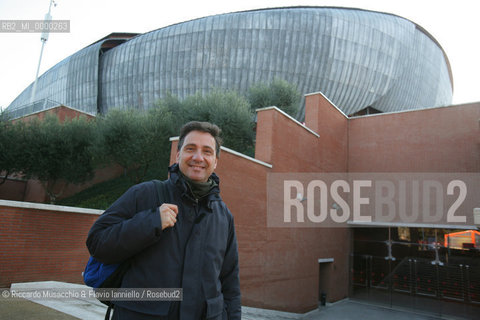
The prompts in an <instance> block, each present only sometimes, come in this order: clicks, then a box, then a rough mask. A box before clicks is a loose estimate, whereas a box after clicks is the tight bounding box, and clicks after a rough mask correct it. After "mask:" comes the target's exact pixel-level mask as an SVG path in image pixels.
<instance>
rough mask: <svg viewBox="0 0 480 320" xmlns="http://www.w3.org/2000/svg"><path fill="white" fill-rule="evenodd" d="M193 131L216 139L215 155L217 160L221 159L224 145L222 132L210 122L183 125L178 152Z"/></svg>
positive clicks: (193, 122)
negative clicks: (221, 150) (207, 134)
mask: <svg viewBox="0 0 480 320" xmlns="http://www.w3.org/2000/svg"><path fill="white" fill-rule="evenodd" d="M192 131H200V132H206V133H210V135H211V136H212V137H213V138H214V139H215V154H216V156H217V158H220V146H221V145H222V138H220V132H222V130H221V129H220V128H219V127H218V126H217V125H215V124H213V123H210V122H201V121H190V122H188V123H186V124H184V125H183V127H182V128H181V129H180V138H179V140H178V145H177V150H178V151H180V149H182V146H183V142H184V141H185V137H186V136H187V135H188V134H189V133H190V132H192Z"/></svg>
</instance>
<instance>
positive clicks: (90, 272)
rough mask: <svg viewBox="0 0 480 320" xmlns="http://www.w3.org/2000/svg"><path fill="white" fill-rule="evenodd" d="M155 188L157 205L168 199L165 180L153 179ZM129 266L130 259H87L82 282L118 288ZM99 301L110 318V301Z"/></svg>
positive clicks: (94, 285)
mask: <svg viewBox="0 0 480 320" xmlns="http://www.w3.org/2000/svg"><path fill="white" fill-rule="evenodd" d="M153 183H154V184H155V186H156V189H157V195H158V200H159V206H160V205H161V204H162V203H164V202H166V199H168V193H167V190H166V189H167V188H166V187H165V184H166V183H167V181H159V180H153ZM129 268H130V260H126V261H124V262H122V263H115V264H104V263H102V262H100V261H98V260H97V259H95V258H94V257H90V259H88V262H87V265H86V266H85V271H84V272H83V282H85V284H86V285H87V286H89V287H92V288H93V289H94V290H95V289H98V288H120V287H121V285H122V280H123V276H124V275H125V273H126V272H127V271H128V269H129ZM100 302H102V303H104V304H106V305H107V306H108V309H107V313H106V315H105V319H106V320H107V319H110V312H111V309H112V308H113V303H112V302H111V301H106V300H100Z"/></svg>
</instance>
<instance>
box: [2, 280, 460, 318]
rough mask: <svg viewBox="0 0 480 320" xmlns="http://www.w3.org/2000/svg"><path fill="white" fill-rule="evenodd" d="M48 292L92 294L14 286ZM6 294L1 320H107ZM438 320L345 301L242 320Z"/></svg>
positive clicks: (52, 286)
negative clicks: (302, 310)
mask: <svg viewBox="0 0 480 320" xmlns="http://www.w3.org/2000/svg"><path fill="white" fill-rule="evenodd" d="M38 289H41V290H48V291H49V292H51V293H56V292H57V293H58V292H63V291H65V290H70V289H73V290H90V289H89V288H88V287H86V286H83V285H79V284H71V283H64V282H56V281H46V282H30V283H19V284H13V285H12V287H11V289H10V292H11V290H17V291H22V292H35V290H38ZM7 295H8V294H7V293H4V292H2V295H1V296H2V297H1V298H0V319H8V320H19V319H36V320H47V319H48V320H73V319H86V320H102V319H104V318H105V312H106V306H105V305H103V304H102V303H100V302H99V301H98V300H96V299H95V298H88V297H87V298H82V297H81V298H73V299H58V298H57V299H50V300H48V299H37V298H35V297H31V296H28V295H26V297H27V298H28V299H23V298H16V299H11V297H6V296H7ZM296 319H303V320H363V319H365V320H385V319H388V320H435V319H455V318H452V317H438V316H435V315H431V314H422V313H417V312H414V311H413V310H407V309H401V310H400V309H391V308H385V307H381V306H376V305H371V304H366V303H363V302H359V301H355V300H350V299H345V300H341V301H339V302H336V303H332V304H327V305H326V306H322V307H319V309H317V310H313V311H310V312H308V313H305V314H297V313H288V312H280V311H274V310H265V309H258V308H250V307H242V320H296Z"/></svg>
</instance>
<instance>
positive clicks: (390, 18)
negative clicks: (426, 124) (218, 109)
mask: <svg viewBox="0 0 480 320" xmlns="http://www.w3.org/2000/svg"><path fill="white" fill-rule="evenodd" d="M275 78H280V79H284V80H286V81H288V82H290V83H292V84H294V85H296V86H297V88H298V89H299V91H300V93H301V94H302V95H304V94H307V93H310V92H323V93H324V94H325V95H326V96H328V97H329V99H330V100H331V101H332V102H333V103H334V104H335V105H338V106H341V108H342V111H343V112H344V113H345V114H347V115H350V114H355V113H356V112H358V111H360V110H363V109H365V108H373V109H375V110H379V111H380V112H390V111H398V110H409V109H417V108H428V107H438V106H445V105H449V104H450V103H451V99H452V92H453V80H452V76H451V70H450V65H449V62H448V58H447V56H446V54H445V52H444V51H443V49H442V48H441V46H440V45H439V43H438V42H437V41H436V40H435V39H434V38H433V37H432V36H431V35H430V34H429V33H428V32H427V31H426V30H425V29H423V28H422V27H421V26H419V25H417V24H415V23H414V22H412V21H410V20H407V19H404V18H402V17H399V16H395V15H392V14H386V13H380V12H374V11H367V10H361V9H352V8H335V7H290V8H272V9H264V10H253V11H244V12H234V13H227V14H220V15H215V16H209V17H205V18H200V19H195V20H191V21H186V22H182V23H178V24H174V25H171V26H168V27H164V28H160V29H157V30H153V31H151V32H147V33H145V34H139V35H134V34H111V35H110V36H107V37H105V38H104V39H101V40H99V41H98V42H96V43H94V44H92V45H90V46H88V47H86V48H84V49H82V50H80V51H78V52H76V53H74V54H73V55H71V56H70V57H67V58H66V59H64V60H63V61H61V62H59V63H58V64H57V65H55V66H54V67H52V68H51V69H49V70H48V71H46V72H45V73H44V74H43V75H42V76H41V77H40V78H39V80H38V83H37V89H36V95H35V101H34V102H33V103H30V99H31V90H32V87H33V84H32V85H30V86H29V87H27V88H26V89H25V90H24V91H23V92H22V93H21V94H20V95H19V96H18V97H17V98H16V99H15V100H14V101H13V102H12V103H11V104H10V106H9V107H8V110H9V111H10V112H12V114H14V115H15V116H22V115H25V114H28V113H29V112H31V110H32V109H35V111H38V109H41V108H47V107H48V104H46V103H45V101H46V100H45V99H49V100H51V101H54V102H55V103H57V105H58V104H63V105H67V106H70V107H72V108H76V109H80V110H83V111H84V112H87V113H90V114H97V113H106V112H108V110H109V109H111V108H135V109H147V108H151V107H152V106H154V105H155V103H156V102H157V101H158V100H159V99H160V98H162V97H164V96H165V95H166V94H167V93H171V94H173V95H175V96H178V97H180V98H185V97H186V96H189V95H193V94H195V93H197V92H201V93H206V92H208V91H210V90H212V89H213V88H221V89H228V90H235V91H238V92H240V93H246V92H247V90H248V88H249V87H250V86H252V85H253V84H256V83H259V82H270V81H272V80H273V79H275ZM254 107H255V106H254ZM303 118H304V101H302V102H301V108H300V111H299V114H298V116H297V119H303Z"/></svg>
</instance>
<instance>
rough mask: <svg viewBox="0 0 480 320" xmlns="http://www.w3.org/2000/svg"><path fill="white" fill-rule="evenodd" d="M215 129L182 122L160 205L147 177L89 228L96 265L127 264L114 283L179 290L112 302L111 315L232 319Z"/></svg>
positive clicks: (236, 301)
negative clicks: (177, 294) (175, 295)
mask: <svg viewBox="0 0 480 320" xmlns="http://www.w3.org/2000/svg"><path fill="white" fill-rule="evenodd" d="M219 134H220V129H219V128H218V127H217V126H216V125H213V124H211V123H208V122H197V121H194V122H189V123H187V124H186V125H184V126H183V127H182V129H181V131H180V139H179V142H178V150H177V155H176V163H175V164H174V165H172V166H171V167H170V168H169V172H170V177H169V179H168V180H167V181H166V182H165V183H164V188H165V191H166V194H167V196H168V197H167V199H168V200H167V201H166V202H163V203H160V198H159V197H158V196H157V190H156V186H155V184H154V183H153V182H151V181H150V182H144V183H141V184H138V185H136V186H133V187H132V188H130V189H129V190H128V191H127V192H126V193H125V194H124V195H122V196H121V197H120V198H119V199H118V200H117V201H115V203H114V204H113V205H112V206H111V207H110V208H108V209H107V210H106V211H105V212H104V213H103V214H102V215H101V216H100V217H99V219H98V220H97V221H96V222H95V224H94V225H93V226H92V228H91V230H90V232H89V235H88V238H87V247H88V249H89V251H90V253H91V255H92V256H93V257H95V258H96V259H97V260H99V261H101V262H103V263H120V262H123V261H125V260H129V261H130V262H131V266H130V268H129V269H128V271H127V272H126V274H125V276H124V278H123V282H122V287H125V288H182V289H183V299H182V301H117V302H115V307H114V313H113V319H240V318H241V303H240V284H239V277H238V272H239V270H238V249H237V240H236V235H235V227H234V221H233V216H232V214H231V213H230V211H229V210H228V208H227V206H226V205H225V203H224V202H223V201H222V199H221V198H220V194H219V193H220V189H219V179H218V177H217V176H216V175H215V174H214V173H213V171H214V170H215V168H216V166H217V162H218V159H219V155H220V145H221V139H220V137H219Z"/></svg>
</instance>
